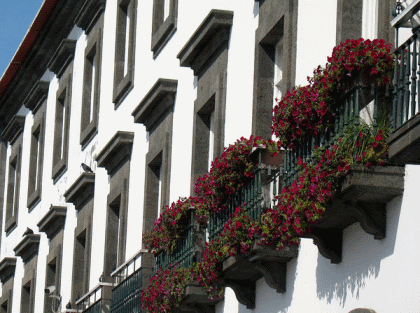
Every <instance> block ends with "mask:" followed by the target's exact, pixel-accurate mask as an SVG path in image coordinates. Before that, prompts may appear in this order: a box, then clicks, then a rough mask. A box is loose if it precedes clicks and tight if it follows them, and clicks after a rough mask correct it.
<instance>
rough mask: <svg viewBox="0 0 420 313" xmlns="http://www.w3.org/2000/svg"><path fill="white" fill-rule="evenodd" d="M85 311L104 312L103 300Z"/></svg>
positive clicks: (91, 312)
mask: <svg viewBox="0 0 420 313" xmlns="http://www.w3.org/2000/svg"><path fill="white" fill-rule="evenodd" d="M83 313H102V300H99V301H97V302H96V303H94V304H93V305H91V306H90V307H89V308H88V309H86V310H84V311H83Z"/></svg>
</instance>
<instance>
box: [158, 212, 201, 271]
mask: <svg viewBox="0 0 420 313" xmlns="http://www.w3.org/2000/svg"><path fill="white" fill-rule="evenodd" d="M194 242H195V240H194V210H193V209H191V210H189V211H188V212H187V223H186V225H185V229H184V230H183V231H182V233H181V234H180V239H179V240H178V241H177V243H176V247H175V249H174V251H173V253H172V254H169V253H164V252H162V253H159V254H158V255H157V256H156V263H155V267H154V272H155V273H156V271H157V270H158V269H159V268H166V267H167V266H168V265H169V264H172V265H174V266H179V267H190V266H191V265H192V264H193V262H194Z"/></svg>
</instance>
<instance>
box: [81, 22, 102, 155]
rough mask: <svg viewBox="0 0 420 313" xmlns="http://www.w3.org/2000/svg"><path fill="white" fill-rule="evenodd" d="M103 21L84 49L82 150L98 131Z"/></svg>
mask: <svg viewBox="0 0 420 313" xmlns="http://www.w3.org/2000/svg"><path fill="white" fill-rule="evenodd" d="M102 27H103V19H102V18H101V19H100V20H99V21H98V23H97V24H96V25H95V26H94V27H93V29H92V30H91V31H90V33H89V34H88V43H87V46H86V49H85V68H84V77H83V99H82V116H81V129H80V144H81V145H82V149H84V148H85V147H86V146H87V144H88V143H89V142H90V141H91V139H92V138H93V137H94V136H95V135H96V133H97V131H98V129H97V128H98V118H99V100H100V89H101V88H100V84H101V54H102V53H101V52H102Z"/></svg>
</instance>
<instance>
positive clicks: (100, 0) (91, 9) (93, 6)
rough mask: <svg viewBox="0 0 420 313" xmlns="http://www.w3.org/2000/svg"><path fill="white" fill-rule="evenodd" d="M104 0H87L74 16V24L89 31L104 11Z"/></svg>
mask: <svg viewBox="0 0 420 313" xmlns="http://www.w3.org/2000/svg"><path fill="white" fill-rule="evenodd" d="M105 5H106V0H88V1H86V2H85V4H84V5H83V7H82V9H81V11H80V13H79V15H78V16H77V17H76V25H77V26H78V27H80V28H81V29H83V30H84V31H85V32H86V33H89V32H90V31H91V29H92V27H93V26H94V25H95V24H96V22H97V21H98V19H99V18H100V17H101V15H102V13H103V12H104V11H105Z"/></svg>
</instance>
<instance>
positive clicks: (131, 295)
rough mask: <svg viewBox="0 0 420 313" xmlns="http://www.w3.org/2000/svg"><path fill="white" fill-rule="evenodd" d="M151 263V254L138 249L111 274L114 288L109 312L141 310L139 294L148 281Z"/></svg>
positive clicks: (135, 312)
mask: <svg viewBox="0 0 420 313" xmlns="http://www.w3.org/2000/svg"><path fill="white" fill-rule="evenodd" d="M153 264H154V257H153V255H152V254H151V253H148V252H147V250H140V251H139V252H138V253H136V254H135V255H134V256H133V257H132V258H131V259H129V260H128V261H126V262H125V263H124V264H122V265H121V266H120V267H118V268H117V269H116V270H115V271H114V272H113V273H112V274H111V275H112V277H113V279H114V288H113V289H112V299H111V311H110V312H112V313H128V312H130V313H140V312H141V303H140V294H141V290H143V289H145V288H146V287H147V285H148V283H149V279H150V277H151V275H152V270H153Z"/></svg>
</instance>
